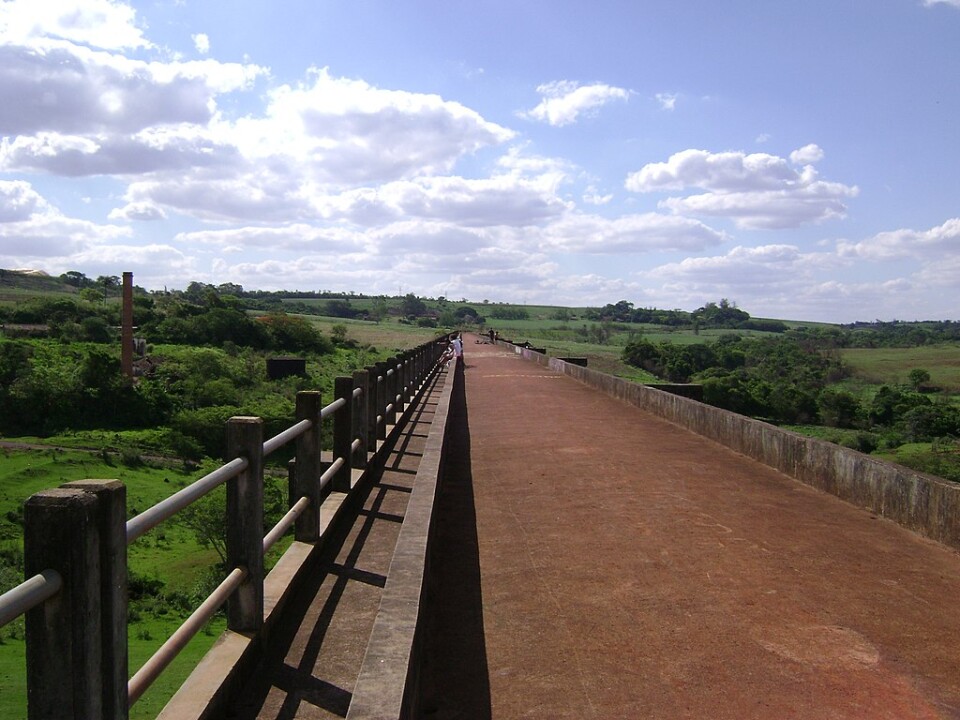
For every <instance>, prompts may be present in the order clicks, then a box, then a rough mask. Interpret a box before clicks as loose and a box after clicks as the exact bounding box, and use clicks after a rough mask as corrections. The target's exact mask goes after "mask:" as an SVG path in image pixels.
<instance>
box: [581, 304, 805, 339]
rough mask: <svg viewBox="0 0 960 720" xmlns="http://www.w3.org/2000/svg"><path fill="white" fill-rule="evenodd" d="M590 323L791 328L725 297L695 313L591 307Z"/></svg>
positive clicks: (626, 306)
mask: <svg viewBox="0 0 960 720" xmlns="http://www.w3.org/2000/svg"><path fill="white" fill-rule="evenodd" d="M584 315H585V317H586V318H587V319H590V320H600V321H605V322H619V323H646V324H650V325H665V326H668V327H692V328H694V329H695V330H699V329H707V328H725V329H736V330H759V331H765V332H776V333H782V332H786V330H787V329H788V328H787V325H786V324H785V323H783V322H781V321H780V320H760V319H754V318H751V317H750V314H749V313H747V312H746V311H744V310H741V309H740V308H738V307H737V306H736V303H733V302H731V301H730V300H727V299H726V298H723V299H721V300H720V302H719V303H714V302H708V303H707V304H706V305H704V306H703V307H700V308H697V309H696V310H694V311H693V312H686V311H684V310H658V309H656V308H635V307H634V306H633V303H631V302H628V301H627V300H620V301H619V302H616V303H613V304H607V305H604V306H603V307H602V308H590V309H588V310H587V311H586V312H585V313H584Z"/></svg>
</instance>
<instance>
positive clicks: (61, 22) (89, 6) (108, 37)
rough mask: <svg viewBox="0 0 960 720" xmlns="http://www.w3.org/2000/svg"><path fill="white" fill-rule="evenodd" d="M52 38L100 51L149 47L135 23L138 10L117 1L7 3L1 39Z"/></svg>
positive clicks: (0, 17)
mask: <svg viewBox="0 0 960 720" xmlns="http://www.w3.org/2000/svg"><path fill="white" fill-rule="evenodd" d="M44 36H50V37H55V38H63V39H64V40H68V41H70V42H74V43H79V44H82V45H89V46H92V47H99V48H110V49H118V50H119V49H130V48H143V47H150V43H149V42H147V40H146V39H145V38H144V37H143V32H142V30H141V28H139V27H138V26H137V24H136V11H135V10H134V9H133V8H132V7H131V6H130V5H128V4H126V3H124V2H118V1H117V0H85V2H83V3H77V2H76V1H75V0H5V1H4V2H2V3H0V37H3V38H4V41H5V42H6V43H10V42H14V43H26V42H29V41H31V40H33V39H34V38H38V37H44Z"/></svg>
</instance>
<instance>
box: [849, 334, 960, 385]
mask: <svg viewBox="0 0 960 720" xmlns="http://www.w3.org/2000/svg"><path fill="white" fill-rule="evenodd" d="M841 357H842V358H843V361H844V362H845V363H847V365H849V366H850V367H851V368H852V369H853V371H854V374H855V375H856V376H858V377H860V378H862V379H863V380H864V381H866V382H869V383H872V384H890V385H903V384H906V383H907V381H908V378H907V376H908V375H909V374H910V371H911V370H913V369H914V368H922V369H924V370H927V371H928V372H929V373H930V382H929V383H928V384H929V385H930V386H932V387H936V388H939V389H941V390H943V391H945V392H949V393H958V392H960V346H957V345H924V346H921V347H915V348H849V349H846V350H842V351H841Z"/></svg>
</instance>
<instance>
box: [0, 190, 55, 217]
mask: <svg viewBox="0 0 960 720" xmlns="http://www.w3.org/2000/svg"><path fill="white" fill-rule="evenodd" d="M45 210H48V206H47V203H46V201H45V200H44V199H43V197H41V195H40V193H38V192H37V191H36V190H34V189H33V187H32V186H31V185H30V183H28V182H25V181H23V180H0V223H10V222H22V221H24V220H28V219H30V217H32V216H33V215H34V214H35V213H38V212H41V211H45Z"/></svg>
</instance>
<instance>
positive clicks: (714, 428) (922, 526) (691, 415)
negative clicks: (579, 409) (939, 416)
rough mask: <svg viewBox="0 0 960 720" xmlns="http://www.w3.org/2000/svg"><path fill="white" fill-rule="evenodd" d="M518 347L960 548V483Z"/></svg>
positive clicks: (529, 356) (543, 362)
mask: <svg viewBox="0 0 960 720" xmlns="http://www.w3.org/2000/svg"><path fill="white" fill-rule="evenodd" d="M516 352H517V353H518V354H520V355H522V356H523V357H524V358H526V359H528V360H532V361H534V362H537V363H539V364H541V365H545V366H548V367H550V368H551V369H553V370H556V371H558V372H561V373H564V374H566V375H569V376H571V377H573V378H576V379H577V380H579V381H580V382H582V383H584V384H585V385H589V386H590V387H593V388H596V389H598V390H601V391H603V392H605V393H607V394H608V395H612V396H613V397H616V398H619V399H621V400H623V401H625V402H627V403H630V404H631V405H635V406H636V407H638V408H641V409H642V410H646V411H647V412H650V413H653V414H654V415H657V416H659V417H662V418H664V419H665V420H669V421H670V422H673V423H676V424H677V425H680V426H681V427H684V428H686V429H688V430H691V431H693V432H695V433H697V434H699V435H703V436H704V437H706V438H709V439H710V440H714V441H716V442H718V443H721V444H722V445H726V446H727V447H729V448H731V449H732V450H735V451H737V452H739V453H743V454H744V455H746V456H748V457H750V458H753V459H754V460H758V461H760V462H762V463H764V464H766V465H769V466H771V467H773V468H776V469H777V470H779V471H780V472H783V473H785V474H786V475H789V476H791V477H793V478H796V479H797V480H800V481H801V482H803V483H806V484H807V485H811V486H812V487H815V488H818V489H820V490H823V491H825V492H828V493H831V494H833V495H836V496H837V497H839V498H841V499H843V500H846V501H847V502H849V503H852V504H854V505H859V506H860V507H863V508H866V509H868V510H870V511H871V512H874V513H876V514H877V515H880V516H882V517H885V518H888V519H890V520H893V521H894V522H897V523H899V524H900V525H903V526H904V527H906V528H909V529H910V530H913V531H915V532H917V533H919V534H921V535H924V536H926V537H928V538H930V539H932V540H936V541H937V542H940V543H943V544H944V545H948V546H950V547H952V548H955V549H958V550H960V484H956V483H951V482H948V481H946V480H943V479H941V478H937V477H934V476H932V475H926V474H924V473H919V472H915V471H913V470H910V469H908V468H905V467H903V466H900V465H896V464H894V463H888V462H884V461H882V460H876V459H874V458H871V457H869V456H868V455H864V454H863V453H860V452H857V451H855V450H850V449H849V448H844V447H840V446H839V445H835V444H833V443H829V442H825V441H823V440H816V439H814V438H808V437H804V436H802V435H798V434H797V433H793V432H790V431H789V430H784V429H782V428H778V427H776V426H775V425H770V424H769V423H765V422H762V421H760V420H754V419H752V418H749V417H746V416H744V415H738V414H737V413H733V412H730V411H728V410H721V409H720V408H716V407H712V406H710V405H705V404H703V403H701V402H697V401H696V400H691V399H689V398H685V397H680V396H678V395H673V394H670V393H667V392H663V391H662V390H656V389H654V388H650V387H646V386H644V385H639V384H637V383H633V382H630V381H628V380H624V379H622V378H617V377H613V376H612V375H606V374H604V373H601V372H597V371H596V370H591V369H588V368H584V367H579V366H577V365H572V364H570V363H566V362H563V361H562V360H558V359H557V358H548V357H547V356H545V355H542V354H539V353H535V352H532V351H531V350H527V349H524V348H517V349H516Z"/></svg>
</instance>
